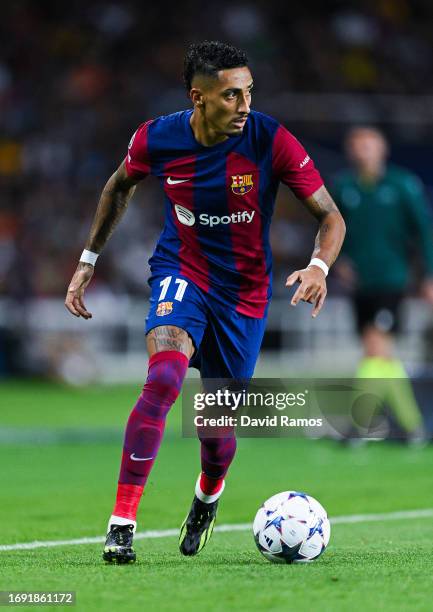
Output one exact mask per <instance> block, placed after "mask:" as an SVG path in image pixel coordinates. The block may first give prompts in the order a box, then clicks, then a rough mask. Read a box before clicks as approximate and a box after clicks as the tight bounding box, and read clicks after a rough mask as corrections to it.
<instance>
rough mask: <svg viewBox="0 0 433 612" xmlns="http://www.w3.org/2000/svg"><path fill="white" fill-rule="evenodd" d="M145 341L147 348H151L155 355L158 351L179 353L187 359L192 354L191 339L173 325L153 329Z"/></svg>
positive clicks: (182, 330)
mask: <svg viewBox="0 0 433 612" xmlns="http://www.w3.org/2000/svg"><path fill="white" fill-rule="evenodd" d="M147 341H148V344H149V348H152V349H153V352H155V353H158V352H160V351H180V352H181V353H184V355H186V356H187V357H189V356H190V354H191V352H192V350H191V349H192V342H191V338H190V337H189V336H188V334H187V332H186V331H185V330H184V329H181V328H180V327H175V326H174V325H160V326H159V327H154V328H153V329H152V330H151V331H150V332H149V333H148V335H147Z"/></svg>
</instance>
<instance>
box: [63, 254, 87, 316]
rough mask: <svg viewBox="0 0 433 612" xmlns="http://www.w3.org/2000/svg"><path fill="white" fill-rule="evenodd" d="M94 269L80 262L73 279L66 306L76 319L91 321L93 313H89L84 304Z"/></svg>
mask: <svg viewBox="0 0 433 612" xmlns="http://www.w3.org/2000/svg"><path fill="white" fill-rule="evenodd" d="M93 270H94V267H93V266H92V265H90V264H87V263H83V262H80V263H79V264H78V266H77V269H76V270H75V274H74V276H73V277H72V280H71V283H70V285H69V287H68V292H67V294H66V299H65V306H66V308H67V309H68V310H69V312H71V313H72V314H73V315H75V316H76V317H83V319H91V318H92V313H91V312H88V310H87V309H86V307H85V306H84V302H83V295H84V290H85V288H86V287H87V285H88V284H89V283H90V279H91V278H92V276H93Z"/></svg>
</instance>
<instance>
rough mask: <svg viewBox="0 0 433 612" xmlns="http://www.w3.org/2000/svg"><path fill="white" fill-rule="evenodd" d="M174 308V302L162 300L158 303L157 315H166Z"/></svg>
mask: <svg viewBox="0 0 433 612" xmlns="http://www.w3.org/2000/svg"><path fill="white" fill-rule="evenodd" d="M172 310H173V302H160V303H159V304H158V308H157V309H156V316H157V317H164V316H165V315H168V314H170V312H171V311H172Z"/></svg>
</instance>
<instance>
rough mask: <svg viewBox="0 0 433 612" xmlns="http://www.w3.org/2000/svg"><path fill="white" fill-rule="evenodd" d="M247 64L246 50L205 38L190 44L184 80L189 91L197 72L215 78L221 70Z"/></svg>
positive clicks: (185, 61)
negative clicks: (202, 40)
mask: <svg viewBox="0 0 433 612" xmlns="http://www.w3.org/2000/svg"><path fill="white" fill-rule="evenodd" d="M247 64H248V58H247V55H246V53H244V51H241V50H240V49H236V47H233V46H232V45H227V44H226V43H222V42H218V41H215V40H212V41H209V40H205V41H204V42H201V43H196V44H192V45H190V46H189V48H188V51H187V53H186V55H185V59H184V63H183V81H184V83H185V87H186V89H187V90H188V91H189V90H190V89H191V82H192V80H193V78H194V75H196V74H203V75H206V76H210V77H214V78H215V77H216V76H217V73H218V71H219V70H225V69H227V68H240V67H242V66H247Z"/></svg>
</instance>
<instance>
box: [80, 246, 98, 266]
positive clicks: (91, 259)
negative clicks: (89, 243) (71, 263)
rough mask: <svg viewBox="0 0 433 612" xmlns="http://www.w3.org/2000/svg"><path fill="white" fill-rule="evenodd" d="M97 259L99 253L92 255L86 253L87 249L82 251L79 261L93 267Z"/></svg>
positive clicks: (88, 252) (91, 252)
mask: <svg viewBox="0 0 433 612" xmlns="http://www.w3.org/2000/svg"><path fill="white" fill-rule="evenodd" d="M98 257H99V253H94V252H93V251H88V250H87V249H84V251H83V252H82V253H81V257H80V261H82V262H83V263H88V264H90V265H91V266H94V265H95V263H96V260H97V259H98Z"/></svg>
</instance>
